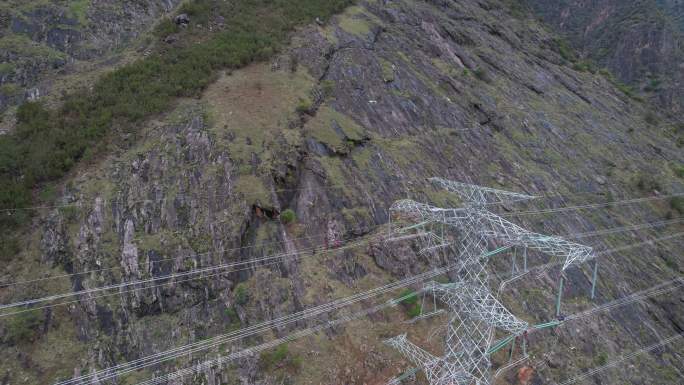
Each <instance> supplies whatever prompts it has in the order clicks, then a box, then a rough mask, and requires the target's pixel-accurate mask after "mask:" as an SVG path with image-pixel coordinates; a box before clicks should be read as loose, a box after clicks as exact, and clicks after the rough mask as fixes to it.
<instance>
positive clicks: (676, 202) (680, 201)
mask: <svg viewBox="0 0 684 385" xmlns="http://www.w3.org/2000/svg"><path fill="white" fill-rule="evenodd" d="M670 207H671V208H672V209H673V210H675V211H677V212H678V213H680V214H684V197H681V196H677V197H672V198H670Z"/></svg>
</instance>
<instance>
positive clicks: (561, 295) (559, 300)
mask: <svg viewBox="0 0 684 385" xmlns="http://www.w3.org/2000/svg"><path fill="white" fill-rule="evenodd" d="M562 297H563V276H562V275H561V277H560V284H559V285H558V298H556V317H558V316H560V308H561V298H562Z"/></svg>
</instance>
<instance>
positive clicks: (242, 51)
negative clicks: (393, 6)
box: [0, 0, 351, 253]
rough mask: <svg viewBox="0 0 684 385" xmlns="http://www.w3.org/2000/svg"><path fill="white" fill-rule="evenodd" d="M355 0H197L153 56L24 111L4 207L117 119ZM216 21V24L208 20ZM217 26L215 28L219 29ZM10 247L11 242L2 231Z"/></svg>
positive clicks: (169, 27)
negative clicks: (185, 21) (59, 101)
mask: <svg viewBox="0 0 684 385" xmlns="http://www.w3.org/2000/svg"><path fill="white" fill-rule="evenodd" d="M350 2H351V0H331V1H317V0H298V1H295V0H276V1H267V0H239V1H233V2H230V3H226V2H224V1H219V0H193V1H191V2H188V3H186V4H184V5H183V6H182V7H181V9H180V10H179V13H186V14H188V15H189V16H190V19H191V23H190V25H189V27H188V28H181V27H179V26H178V25H177V24H176V23H174V21H173V20H171V19H168V20H164V21H162V22H161V23H160V25H159V26H158V28H157V30H156V35H157V36H158V38H159V39H160V40H164V39H166V40H167V41H169V39H168V38H169V36H171V35H173V39H172V40H173V41H174V42H173V44H162V43H160V44H159V46H158V47H157V49H156V51H155V52H154V53H153V54H152V55H150V56H149V57H147V58H145V59H142V60H140V61H137V62H135V63H132V64H130V65H127V66H125V67H123V68H120V69H117V70H115V71H113V72H111V73H109V74H107V75H106V76H104V77H102V78H101V79H100V80H98V81H97V82H96V83H95V84H94V85H93V87H92V88H91V89H84V90H81V91H79V92H76V93H73V94H70V95H67V96H66V97H65V98H64V103H63V105H62V106H61V107H59V108H57V109H54V110H49V109H46V108H45V107H44V106H43V105H41V104H40V103H38V102H27V103H25V104H23V105H22V106H20V108H19V110H18V112H17V120H18V124H17V127H16V130H15V131H14V132H13V133H12V134H11V135H5V136H2V137H0V178H1V179H2V180H3V181H4V183H3V184H2V185H0V209H11V208H16V207H24V206H29V205H31V204H32V203H33V202H34V199H33V195H34V194H33V193H34V192H35V190H36V189H40V188H41V187H40V186H43V185H44V184H45V183H48V182H51V181H54V180H57V179H59V178H61V177H62V176H64V175H65V174H66V173H67V172H68V171H69V170H71V169H72V167H73V166H74V165H75V164H76V163H77V162H78V161H79V160H81V159H83V158H89V157H91V156H92V155H93V154H96V153H98V152H99V151H100V150H101V149H102V147H103V146H104V145H105V144H104V143H105V142H104V141H103V138H105V137H106V135H107V134H108V133H109V132H110V130H111V129H112V128H113V127H117V128H118V129H121V130H124V131H129V132H133V131H135V129H136V127H137V125H136V123H138V122H139V121H141V120H143V119H145V118H147V117H149V116H151V115H152V114H155V113H159V112H162V111H164V110H165V109H167V108H168V107H169V105H170V103H171V102H172V101H173V100H174V99H175V98H177V97H182V96H196V95H197V94H198V92H200V91H201V90H202V89H203V88H204V87H206V86H207V84H209V83H210V82H211V81H212V80H213V79H214V76H215V72H216V70H218V69H221V68H239V67H242V66H244V65H246V64H248V63H250V62H253V61H255V60H260V59H266V58H268V57H270V56H271V55H273V53H274V52H276V51H277V50H278V49H279V48H280V46H281V44H282V43H283V42H284V41H285V39H286V37H287V34H288V32H290V31H291V30H292V29H293V28H294V27H296V26H298V25H303V24H305V23H308V22H311V21H313V19H314V18H316V17H318V18H320V19H325V18H326V17H328V16H330V15H331V14H333V13H334V12H336V11H339V10H341V9H342V8H344V7H345V6H347V5H349V3H350ZM209 26H214V27H215V28H209ZM212 29H213V30H214V31H215V32H213V31H212ZM26 217H27V214H26V212H24V211H16V212H11V213H10V215H3V216H2V217H1V218H2V219H0V228H1V229H3V233H6V231H5V229H8V228H10V227H13V226H16V225H18V224H21V223H22V222H24V221H25V220H26ZM2 243H3V246H4V247H3V248H4V249H5V251H4V252H5V253H11V252H12V251H11V242H10V241H9V240H8V239H7V238H6V237H5V236H3V240H2Z"/></svg>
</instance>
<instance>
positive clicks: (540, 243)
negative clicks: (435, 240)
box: [479, 210, 596, 270]
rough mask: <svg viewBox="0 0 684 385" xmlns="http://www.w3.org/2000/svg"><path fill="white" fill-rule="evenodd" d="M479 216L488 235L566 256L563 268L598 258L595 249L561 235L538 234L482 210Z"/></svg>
mask: <svg viewBox="0 0 684 385" xmlns="http://www.w3.org/2000/svg"><path fill="white" fill-rule="evenodd" d="M479 216H480V219H481V221H480V222H481V224H482V225H483V228H484V232H485V234H486V235H487V236H490V237H493V238H497V239H500V240H502V241H504V242H507V243H508V244H511V245H518V246H525V247H529V248H531V249H535V250H539V251H541V252H543V253H546V254H549V255H553V256H557V257H560V258H564V259H565V261H564V263H563V270H565V269H567V268H568V267H569V266H570V265H572V264H579V263H582V262H585V261H587V260H589V259H592V258H596V253H595V252H594V249H593V248H591V247H589V246H585V245H582V244H579V243H575V242H571V241H568V240H566V239H564V238H561V237H555V236H549V235H543V234H538V233H535V232H532V231H529V230H526V229H524V228H522V227H520V226H518V225H516V224H515V223H512V222H510V221H508V220H506V219H504V218H502V217H500V216H498V215H496V214H494V213H491V212H488V211H484V210H482V211H480V212H479Z"/></svg>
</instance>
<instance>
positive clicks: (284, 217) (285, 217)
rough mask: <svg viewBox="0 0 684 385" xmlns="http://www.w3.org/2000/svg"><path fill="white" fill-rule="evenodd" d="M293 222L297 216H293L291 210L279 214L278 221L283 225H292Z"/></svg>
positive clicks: (293, 213)
mask: <svg viewBox="0 0 684 385" xmlns="http://www.w3.org/2000/svg"><path fill="white" fill-rule="evenodd" d="M295 220H297V216H296V215H295V212H294V211H293V210H292V209H287V210H285V211H283V212H282V213H280V221H281V222H283V224H285V225H287V224H289V223H292V222H294V221H295Z"/></svg>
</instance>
